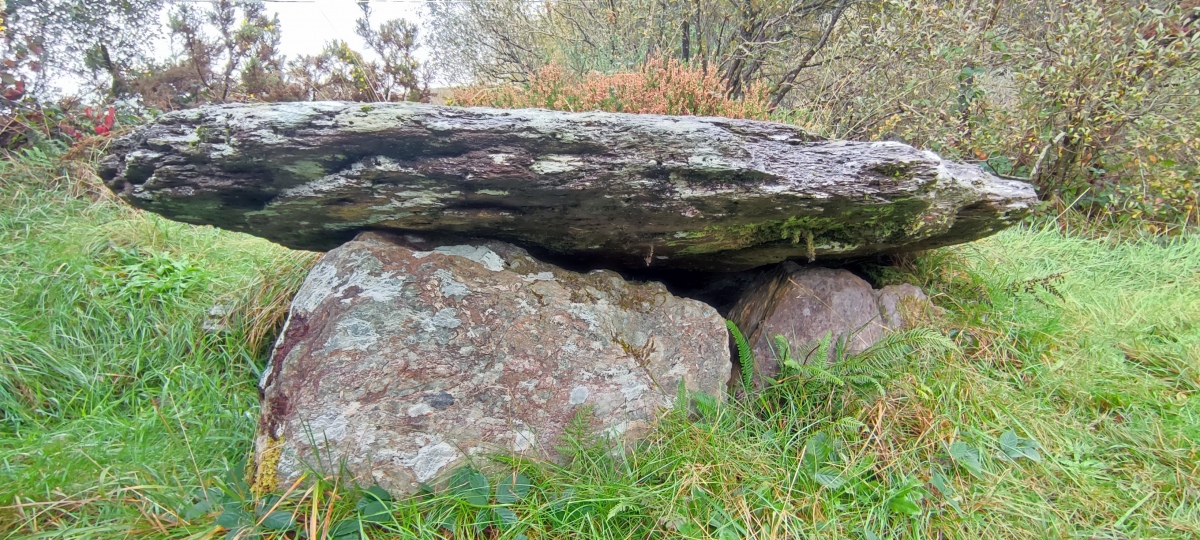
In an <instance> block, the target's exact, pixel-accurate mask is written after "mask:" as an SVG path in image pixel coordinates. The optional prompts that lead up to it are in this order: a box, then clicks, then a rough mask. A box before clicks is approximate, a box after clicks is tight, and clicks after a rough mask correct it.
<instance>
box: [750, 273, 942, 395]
mask: <svg viewBox="0 0 1200 540" xmlns="http://www.w3.org/2000/svg"><path fill="white" fill-rule="evenodd" d="M906 303H909V304H910V306H909V307H910V309H908V310H906V309H905V307H906V306H905V304H906ZM926 305H927V302H926V297H925V293H924V292H922V291H921V290H920V289H919V288H917V287H914V286H912V285H891V286H888V287H884V288H883V289H878V290H877V289H874V288H872V287H871V284H870V283H867V282H866V281H865V280H863V279H862V278H860V277H858V276H856V275H854V274H853V273H851V272H849V271H847V270H839V269H833V268H820V267H803V266H800V265H797V264H795V263H784V264H781V265H779V267H777V268H775V269H773V270H771V271H770V272H766V273H764V274H763V275H762V276H760V277H759V279H758V280H757V281H756V282H755V283H753V284H751V285H750V286H749V287H748V288H747V289H746V290H745V292H743V294H742V296H741V298H739V299H738V301H737V303H736V304H734V306H733V308H732V309H731V310H730V312H729V319H730V320H731V321H733V322H734V323H735V324H737V326H738V329H739V330H741V332H742V333H743V335H744V336H745V338H746V341H747V342H748V343H749V345H750V347H751V349H752V350H753V351H754V360H755V368H754V373H755V377H756V379H758V380H761V378H762V377H763V376H766V377H775V376H776V375H778V374H779V354H778V353H779V351H778V350H777V348H776V342H775V336H783V337H784V339H785V340H786V341H787V343H788V348H789V354H790V355H791V357H792V358H793V359H794V360H796V361H798V362H800V363H808V362H827V361H832V360H833V359H834V358H833V352H834V351H833V347H831V348H830V350H829V351H828V352H827V353H826V356H825V357H824V358H820V357H815V356H814V352H815V351H816V349H817V348H818V346H819V343H820V341H821V340H822V339H824V338H825V337H827V336H828V337H829V338H830V343H831V345H833V344H836V343H837V342H838V341H840V342H842V343H843V344H844V347H845V350H846V352H848V353H850V354H855V353H859V352H862V351H863V350H865V349H866V348H867V347H870V346H871V345H873V344H875V342H877V341H879V339H880V338H882V337H883V336H884V335H885V334H886V333H887V332H889V331H893V330H899V329H901V328H903V327H904V326H905V325H906V323H908V322H911V320H910V321H905V317H904V316H905V315H906V314H908V315H912V314H914V311H915V309H912V308H924V307H925V306H926ZM906 312H907V313H906Z"/></svg>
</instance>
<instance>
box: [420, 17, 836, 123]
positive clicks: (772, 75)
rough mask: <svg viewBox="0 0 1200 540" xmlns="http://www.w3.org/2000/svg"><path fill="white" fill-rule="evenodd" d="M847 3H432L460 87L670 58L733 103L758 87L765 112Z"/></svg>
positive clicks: (792, 82) (814, 60)
mask: <svg viewBox="0 0 1200 540" xmlns="http://www.w3.org/2000/svg"><path fill="white" fill-rule="evenodd" d="M853 4H854V0H802V1H795V0H547V1H546V2H545V3H544V4H540V5H539V4H530V3H529V2H526V1H524V0H464V1H461V2H454V3H441V2H431V3H430V4H429V6H430V8H429V9H430V14H431V19H432V21H433V25H434V27H435V28H436V29H437V34H436V41H437V45H436V46H435V47H434V49H435V51H437V52H438V53H439V59H440V60H441V63H442V64H453V65H457V66H462V67H461V69H460V71H459V72H458V73H451V74H450V75H451V76H453V77H455V78H458V79H463V78H473V79H482V80H485V81H487V80H490V81H507V82H513V81H515V82H524V81H527V80H529V79H530V78H532V77H534V76H535V75H536V73H537V72H538V70H540V69H541V68H542V67H543V66H545V65H546V64H548V63H551V62H557V63H560V64H563V65H564V66H565V67H567V68H568V69H570V70H572V71H574V72H575V73H577V74H584V73H587V72H589V71H593V70H595V71H602V72H612V71H618V70H629V69H633V68H636V67H637V66H639V65H641V64H644V63H645V62H646V61H647V60H648V59H649V58H652V57H654V58H677V59H680V60H682V61H684V62H688V63H690V64H692V65H699V66H701V69H702V70H703V71H704V72H706V73H707V72H708V71H709V70H713V71H714V72H716V73H717V74H718V75H719V76H720V77H721V79H722V80H723V81H724V83H725V88H726V93H727V95H729V96H730V97H734V98H738V97H741V96H742V95H743V94H745V93H746V92H747V91H749V90H750V89H751V88H752V87H754V86H756V85H760V86H765V87H766V91H767V92H768V93H769V95H770V101H771V103H772V106H778V105H779V104H780V103H782V102H783V100H785V99H786V98H787V96H788V94H789V93H790V92H791V91H792V90H793V89H794V88H795V86H796V79H797V77H798V76H799V75H800V74H801V72H803V71H804V70H806V69H809V68H812V67H814V66H816V65H819V63H820V59H819V55H820V54H821V52H822V50H824V48H825V46H826V45H827V44H828V43H829V40H830V37H831V35H832V34H833V32H834V31H835V29H836V28H837V27H838V25H839V23H840V22H841V20H842V17H843V15H844V14H845V13H846V11H847V10H848V9H849V8H850V7H851V6H852V5H853Z"/></svg>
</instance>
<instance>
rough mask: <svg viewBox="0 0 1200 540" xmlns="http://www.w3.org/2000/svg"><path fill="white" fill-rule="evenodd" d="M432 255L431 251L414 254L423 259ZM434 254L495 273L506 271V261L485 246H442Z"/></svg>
mask: <svg viewBox="0 0 1200 540" xmlns="http://www.w3.org/2000/svg"><path fill="white" fill-rule="evenodd" d="M430 253H431V252H429V251H418V252H414V253H413V257H416V258H418V259H423V258H425V257H428V256H429V254H430ZM432 253H441V254H442V255H452V256H455V257H462V258H464V259H467V260H471V261H475V262H477V263H479V264H482V265H483V267H484V268H487V269H488V270H491V271H493V272H499V271H501V270H504V259H502V258H500V256H499V255H497V254H496V252H495V251H492V250H491V249H488V248H487V247H484V246H441V247H438V248H436V249H434V250H433V251H432Z"/></svg>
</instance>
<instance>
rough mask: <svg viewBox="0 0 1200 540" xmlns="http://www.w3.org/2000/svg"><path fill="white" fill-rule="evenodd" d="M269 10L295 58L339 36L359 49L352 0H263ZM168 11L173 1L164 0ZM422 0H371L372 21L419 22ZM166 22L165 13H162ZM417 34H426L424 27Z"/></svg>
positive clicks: (285, 50)
mask: <svg viewBox="0 0 1200 540" xmlns="http://www.w3.org/2000/svg"><path fill="white" fill-rule="evenodd" d="M265 3H266V5H267V11H268V12H274V13H278V14H279V24H280V26H281V27H282V30H283V35H282V36H281V43H280V46H279V48H280V52H282V53H283V54H285V55H287V57H288V59H294V58H296V57H298V56H301V55H314V54H317V53H319V52H321V49H322V48H324V46H325V43H327V42H329V41H332V40H335V39H341V40H344V41H346V42H347V43H349V44H350V45H351V46H352V47H354V48H355V49H356V50H362V49H363V48H364V47H363V42H362V39H361V38H359V37H358V36H357V35H355V33H354V21H356V20H357V19H358V17H359V15H360V14H361V13H362V12H361V11H360V10H359V8H358V4H357V3H356V2H355V1H354V0H265ZM167 4H168V10H169V9H170V7H171V5H172V4H174V2H173V1H172V0H167ZM423 5H424V0H372V1H371V22H372V23H373V24H374V25H375V26H378V25H379V23H382V22H384V21H387V20H389V19H397V18H403V19H407V20H408V21H409V22H413V23H418V24H420V22H421V13H422V11H423V9H424V7H423ZM163 21H164V24H165V21H166V12H164V13H163ZM421 30H422V31H421V32H420V37H421V38H424V37H425V32H424V28H422V29H421ZM167 47H168V45H167V43H166V42H164V43H163V44H162V45H161V46H160V50H161V51H162V55H163V56H166V54H167V51H168V50H169V49H168V48H167ZM427 57H428V51H427V50H418V58H427Z"/></svg>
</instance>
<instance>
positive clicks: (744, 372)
mask: <svg viewBox="0 0 1200 540" xmlns="http://www.w3.org/2000/svg"><path fill="white" fill-rule="evenodd" d="M725 327H726V328H729V333H730V334H732V335H733V343H734V345H736V346H737V353H738V367H739V369H740V371H741V376H742V389H743V390H745V391H746V392H749V391H750V389H751V388H753V387H754V350H753V349H751V348H750V343H749V342H748V341H746V336H744V335H742V331H741V330H739V329H738V327H737V324H735V323H734V322H733V321H731V320H728V319H726V320H725Z"/></svg>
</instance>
